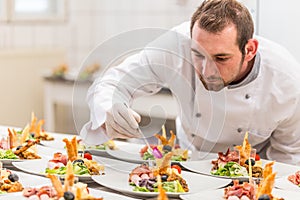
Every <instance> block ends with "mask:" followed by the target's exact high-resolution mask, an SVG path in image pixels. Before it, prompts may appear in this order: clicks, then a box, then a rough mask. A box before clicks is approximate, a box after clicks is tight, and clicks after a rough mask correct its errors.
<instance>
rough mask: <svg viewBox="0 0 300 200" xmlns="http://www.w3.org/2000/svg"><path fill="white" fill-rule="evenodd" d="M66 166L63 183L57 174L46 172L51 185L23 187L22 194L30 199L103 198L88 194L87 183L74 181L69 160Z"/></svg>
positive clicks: (71, 199)
mask: <svg viewBox="0 0 300 200" xmlns="http://www.w3.org/2000/svg"><path fill="white" fill-rule="evenodd" d="M66 168H67V169H66V177H65V180H64V185H62V183H61V181H60V180H59V178H58V177H57V176H55V175H53V174H48V177H49V178H50V180H51V182H52V186H42V187H39V188H32V187H31V188H25V189H24V190H23V196H24V197H28V199H32V200H40V199H41V200H47V199H53V200H103V198H96V197H93V196H92V195H91V194H89V189H88V187H87V184H85V183H81V182H77V183H75V181H74V180H75V179H74V178H75V176H74V172H73V166H72V163H71V162H70V161H69V162H68V164H67V166H66Z"/></svg>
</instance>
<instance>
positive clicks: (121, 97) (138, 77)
mask: <svg viewBox="0 0 300 200" xmlns="http://www.w3.org/2000/svg"><path fill="white" fill-rule="evenodd" d="M188 42H189V39H188V38H187V36H186V35H184V34H181V33H178V32H176V31H168V32H166V33H165V34H163V35H162V36H160V37H159V38H157V39H155V40H154V41H153V42H151V43H150V44H148V45H147V46H146V47H145V48H144V49H143V50H142V51H141V52H140V53H139V54H136V55H133V56H130V57H128V58H127V59H126V60H125V61H124V62H123V63H121V64H120V65H119V66H117V67H113V68H110V69H109V70H108V71H107V72H106V73H105V75H104V76H103V77H100V78H98V79H96V80H95V82H94V83H93V85H92V86H91V87H90V88H89V91H88V95H87V101H88V105H89V108H90V121H89V122H88V123H87V124H86V125H85V126H84V127H83V129H82V131H81V133H80V135H81V137H82V138H83V139H85V138H86V140H89V141H91V142H92V141H93V142H97V143H103V142H105V141H107V140H108V139H109V138H108V137H107V136H106V135H105V131H104V130H103V129H102V128H101V125H102V124H103V123H104V122H105V119H106V112H107V111H108V110H109V109H110V108H111V107H112V105H113V104H115V103H127V104H128V105H131V102H132V100H133V99H134V98H137V97H140V96H145V95H151V94H155V93H157V92H159V90H160V89H161V88H162V87H169V84H173V85H175V86H177V87H178V84H176V83H175V81H174V80H175V79H178V78H176V77H178V76H179V75H180V73H181V72H180V70H181V68H182V66H183V65H184V63H188V61H186V60H185V59H184V58H185V57H186V55H187V54H190V49H189V48H186V47H187V46H186V45H189V43H188ZM96 135H97V136H96Z"/></svg>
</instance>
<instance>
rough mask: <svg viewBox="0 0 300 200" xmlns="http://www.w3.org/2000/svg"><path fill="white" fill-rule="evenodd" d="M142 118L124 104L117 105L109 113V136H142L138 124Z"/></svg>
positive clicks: (107, 127)
mask: <svg viewBox="0 0 300 200" xmlns="http://www.w3.org/2000/svg"><path fill="white" fill-rule="evenodd" d="M140 121H141V116H140V115H139V114H138V113H136V112H135V111H133V110H132V109H130V108H128V107H127V106H126V105H124V104H115V105H113V107H112V109H111V110H110V111H108V112H107V118H106V122H105V125H106V131H107V133H108V135H110V136H112V137H118V138H133V137H138V136H140V132H139V125H138V122H140Z"/></svg>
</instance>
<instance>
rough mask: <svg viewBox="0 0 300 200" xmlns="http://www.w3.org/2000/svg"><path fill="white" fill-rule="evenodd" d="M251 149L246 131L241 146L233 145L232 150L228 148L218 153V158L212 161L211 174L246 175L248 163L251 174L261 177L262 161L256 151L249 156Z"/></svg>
mask: <svg viewBox="0 0 300 200" xmlns="http://www.w3.org/2000/svg"><path fill="white" fill-rule="evenodd" d="M251 149H252V148H251V145H250V144H249V141H248V133H246V134H245V137H244V142H243V145H242V146H235V150H234V151H231V150H230V149H228V150H227V152H226V153H225V154H224V153H223V152H219V153H218V159H217V160H213V161H212V164H213V167H212V169H211V174H212V175H216V176H226V177H248V176H249V165H250V164H251V166H252V176H253V177H255V178H261V177H262V175H263V174H262V172H263V168H262V162H261V160H260V157H259V155H258V154H256V153H255V155H253V157H251V156H252V155H251ZM250 162H251V163H250Z"/></svg>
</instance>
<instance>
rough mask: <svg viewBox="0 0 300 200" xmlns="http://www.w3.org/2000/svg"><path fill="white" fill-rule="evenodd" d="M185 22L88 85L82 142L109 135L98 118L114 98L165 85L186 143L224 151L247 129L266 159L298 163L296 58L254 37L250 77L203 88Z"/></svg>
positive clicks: (298, 79) (102, 117)
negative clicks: (87, 112) (87, 113)
mask: <svg viewBox="0 0 300 200" xmlns="http://www.w3.org/2000/svg"><path fill="white" fill-rule="evenodd" d="M189 26H190V23H189V22H185V23H183V24H181V25H179V26H177V27H175V28H174V29H172V31H170V33H166V34H165V35H163V36H161V37H160V38H158V39H157V40H155V41H153V42H152V43H150V44H149V45H148V46H147V47H146V48H145V49H144V50H143V51H141V52H140V53H139V54H136V55H133V56H130V57H129V58H127V59H126V60H125V61H124V62H123V63H121V64H120V65H118V66H116V67H114V68H111V69H110V70H108V71H107V72H106V74H105V76H103V77H100V78H99V79H97V80H95V82H94V83H93V85H92V86H91V88H90V89H89V91H88V97H87V100H88V104H89V107H90V112H91V116H90V121H89V122H88V123H87V124H85V126H84V127H83V128H82V130H81V133H80V134H81V136H82V138H83V139H84V140H85V141H86V142H87V143H103V142H105V141H107V140H108V139H110V138H109V137H108V136H107V135H106V133H105V131H104V130H103V129H102V128H101V127H100V126H101V125H102V124H103V123H104V122H105V118H106V111H107V110H109V109H110V108H111V106H112V105H113V104H114V103H116V102H121V103H124V102H126V103H129V104H130V102H131V101H132V99H134V98H137V97H139V96H143V95H151V94H155V93H157V92H158V91H159V90H160V89H161V88H162V87H168V88H170V90H171V91H172V93H173V95H174V96H175V97H176V99H177V101H178V105H179V108H180V109H179V110H178V112H179V116H178V118H179V119H180V121H181V125H182V129H183V131H184V133H185V136H186V137H185V138H186V139H187V140H188V141H185V142H186V144H190V145H192V146H193V148H195V149H197V150H199V151H208V152H218V151H226V150H227V148H228V147H231V146H233V145H240V144H242V141H243V138H244V134H245V132H246V131H247V132H248V134H249V141H250V144H252V146H254V147H255V148H256V149H257V152H260V153H262V154H264V156H265V157H266V158H267V159H271V160H277V161H282V162H286V163H290V164H298V165H299V164H300V101H299V100H300V65H299V63H297V61H296V60H295V59H294V58H293V57H292V56H291V54H290V53H289V52H288V51H287V50H286V49H284V48H283V47H281V46H280V45H278V44H275V43H273V42H271V41H268V40H266V39H264V38H261V37H257V39H258V41H259V48H258V53H257V55H256V58H255V64H254V67H253V69H252V72H251V73H250V74H251V76H252V79H251V78H248V79H247V78H246V79H245V80H244V81H243V82H242V83H240V84H239V85H235V86H234V85H233V86H227V87H225V88H224V89H222V90H221V91H219V92H213V91H207V90H206V89H205V88H204V87H203V85H202V83H201V81H200V80H199V78H198V77H197V76H196V75H195V71H194V69H193V66H192V65H191V58H190V44H191V43H190V42H191V41H190V40H189V37H190V32H189ZM174 31H175V32H174ZM253 74H254V75H253ZM253 77H254V78H253ZM182 138H184V137H180V138H179V139H182ZM264 156H263V157H264Z"/></svg>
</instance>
